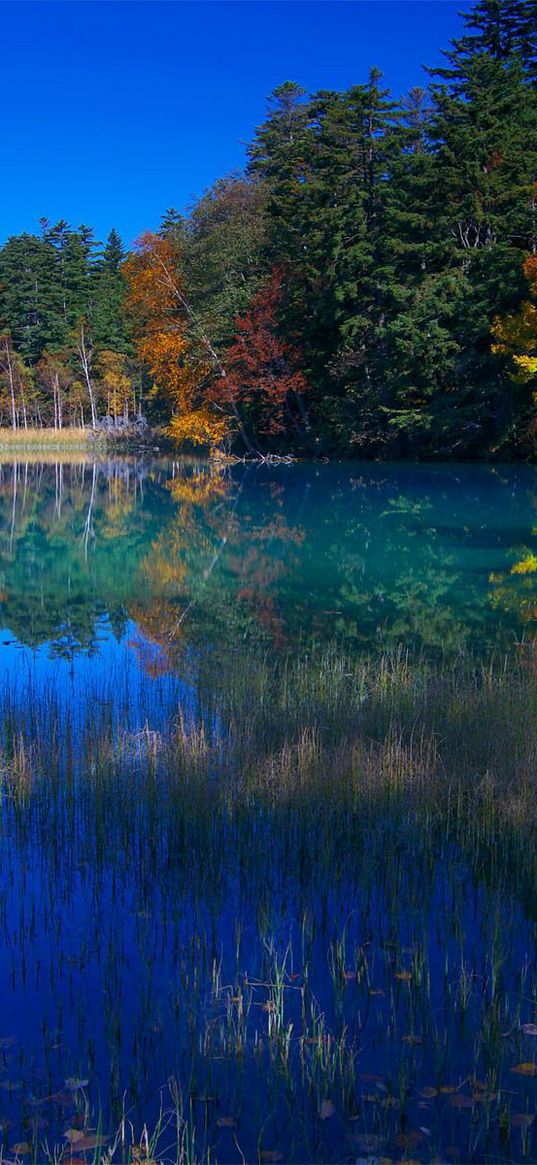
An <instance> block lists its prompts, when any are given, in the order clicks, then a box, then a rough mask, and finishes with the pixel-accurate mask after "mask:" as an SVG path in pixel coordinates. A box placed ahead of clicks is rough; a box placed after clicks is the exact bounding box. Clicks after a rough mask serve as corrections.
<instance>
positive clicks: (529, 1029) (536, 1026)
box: [522, 1023, 537, 1036]
mask: <svg viewBox="0 0 537 1165" xmlns="http://www.w3.org/2000/svg"><path fill="white" fill-rule="evenodd" d="M522 1031H523V1032H524V1035H525V1036H537V1023H523V1024H522Z"/></svg>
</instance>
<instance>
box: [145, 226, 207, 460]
mask: <svg viewBox="0 0 537 1165" xmlns="http://www.w3.org/2000/svg"><path fill="white" fill-rule="evenodd" d="M123 270H124V273H125V275H126V278H127V282H128V288H129V291H128V297H127V308H128V310H129V311H130V314H131V317H132V320H133V328H134V339H135V343H136V348H137V352H138V356H139V358H140V360H141V362H142V363H143V364H144V365H145V367H146V368H147V370H148V372H149V375H150V376H151V379H152V381H153V387H154V390H155V391H156V392H160V393H162V394H163V395H164V396H165V398H166V399H167V401H168V402H169V404H170V406H171V410H172V419H171V421H170V425H169V433H170V435H171V436H172V437H173V438H174V440H176V441H178V442H181V441H191V442H192V443H193V444H197V445H211V446H218V445H221V444H222V441H223V440H224V438H225V437H226V435H227V422H226V419H225V417H224V416H223V415H222V414H221V413H219V410H218V409H217V406H216V405H215V403H214V401H209V400H208V399H207V396H206V391H205V390H206V385H207V381H208V380H209V378H210V377H211V375H212V372H213V367H212V362H211V358H210V357H211V353H210V351H209V352H206V351H204V350H203V349H204V346H203V344H200V338H199V336H197V335H196V326H195V320H194V317H193V314H192V311H191V309H190V306H189V304H188V300H187V297H186V295H185V291H184V288H183V283H182V278H181V272H180V262H179V254H178V249H177V247H176V245H175V244H174V243H173V242H172V240H170V239H169V238H163V237H162V236H161V235H157V234H153V233H152V232H150V231H147V232H145V234H143V235H141V236H140V238H139V239H138V240H137V242H136V243H135V245H134V250H133V251H132V252H131V254H130V255H129V257H128V259H126V261H125V263H124V265H123ZM200 351H201V353H202V354H201V355H200Z"/></svg>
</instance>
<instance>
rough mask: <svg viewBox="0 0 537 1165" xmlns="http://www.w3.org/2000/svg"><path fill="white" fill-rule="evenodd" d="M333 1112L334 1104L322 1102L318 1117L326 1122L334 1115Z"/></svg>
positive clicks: (330, 1101) (327, 1101)
mask: <svg viewBox="0 0 537 1165" xmlns="http://www.w3.org/2000/svg"><path fill="white" fill-rule="evenodd" d="M335 1111H336V1110H335V1108H334V1103H333V1101H332V1100H323V1103H322V1104H321V1108H320V1110H319V1116H320V1118H321V1120H322V1121H326V1120H328V1117H330V1116H333V1115H334V1113H335Z"/></svg>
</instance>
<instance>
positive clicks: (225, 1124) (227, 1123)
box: [216, 1116, 235, 1129]
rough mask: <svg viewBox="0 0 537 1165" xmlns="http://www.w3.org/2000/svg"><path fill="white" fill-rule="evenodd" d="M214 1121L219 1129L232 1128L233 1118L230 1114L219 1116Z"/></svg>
mask: <svg viewBox="0 0 537 1165" xmlns="http://www.w3.org/2000/svg"><path fill="white" fill-rule="evenodd" d="M216 1123H217V1125H218V1127H219V1128H220V1129H232V1128H233V1126H234V1124H235V1120H234V1118H233V1117H232V1116H219V1117H218V1120H217V1122H216Z"/></svg>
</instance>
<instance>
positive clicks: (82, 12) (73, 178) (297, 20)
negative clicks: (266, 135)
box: [0, 0, 469, 243]
mask: <svg viewBox="0 0 537 1165" xmlns="http://www.w3.org/2000/svg"><path fill="white" fill-rule="evenodd" d="M468 7H469V4H468V3H464V2H463V3H460V2H455V3H452V2H451V0H361V2H360V0H358V2H355V0H347V2H345V3H340V2H338V0H328V2H325V0H318V2H316V3H311V2H310V0H293V2H290V0H289V2H287V0H279V2H273V0H266V2H265V0H242V2H229V0H214V2H205V0H199V2H197V3H195V2H176V3H175V2H173V0H166V2H164V3H161V2H160V0H151V2H145V0H140V2H134V3H133V2H130V0H125V2H123V3H121V2H119V3H117V2H115V0H101V2H98V0H97V2H91V3H88V2H86V0H80V2H77V0H65V2H63V3H57V2H52V0H51V2H49V0H41V2H38V3H35V2H33V0H27V2H24V0H18V2H12V0H3V2H1V3H0V18H1V27H2V41H3V53H2V63H1V69H0V101H1V112H2V117H1V126H2V134H1V147H0V156H1V169H2V178H1V181H0V238H2V239H5V238H6V237H7V236H8V235H10V234H15V233H18V232H20V231H23V230H30V231H33V230H36V229H37V223H38V219H39V218H40V217H41V216H42V215H44V216H46V217H47V218H49V219H50V220H51V221H56V220H57V219H59V218H66V219H67V220H68V221H69V222H71V223H72V224H73V225H78V224H79V223H82V222H84V223H88V224H90V225H93V226H94V227H95V229H96V232H97V236H98V237H100V238H103V237H105V235H106V234H107V233H108V231H109V230H110V228H111V227H112V226H115V227H116V228H117V229H118V230H119V231H120V233H121V234H122V236H123V238H124V240H125V241H126V242H127V243H130V242H131V241H132V239H133V238H134V237H135V236H136V235H137V234H138V233H139V232H140V231H141V230H143V229H144V228H147V227H149V228H154V227H156V226H157V225H158V222H159V219H160V216H161V215H162V213H163V212H164V211H165V210H166V209H167V208H168V207H170V206H175V207H177V208H179V209H182V208H183V207H184V206H185V205H186V204H188V202H189V201H190V200H191V198H192V197H193V196H194V195H196V194H199V193H201V192H202V191H203V190H204V189H205V188H206V187H207V186H208V185H210V184H211V183H212V182H213V181H214V180H215V179H216V178H217V177H219V176H221V175H223V174H226V173H229V172H230V171H232V170H236V169H238V168H240V167H241V166H242V165H243V164H244V157H245V143H246V142H248V140H250V138H251V136H252V133H253V130H254V127H255V126H256V125H257V124H259V123H260V121H262V120H263V116H264V110H265V98H266V96H267V94H268V93H270V91H271V90H272V89H273V88H274V87H275V86H276V85H279V84H281V82H282V81H284V80H293V81H298V82H300V84H301V85H303V87H304V88H305V89H307V90H308V91H310V92H312V91H315V90H316V89H319V88H343V87H345V86H348V85H350V84H353V83H359V82H361V81H364V80H365V79H366V77H367V72H368V69H369V67H370V66H371V65H376V66H377V67H378V68H380V69H382V71H383V72H384V75H385V80H386V83H387V85H389V87H390V88H392V89H393V91H394V92H395V93H396V94H399V93H401V92H404V91H406V90H407V89H409V88H410V87H411V86H412V85H415V84H423V81H424V74H423V73H422V69H421V66H422V65H423V64H429V65H430V64H433V65H434V64H435V63H437V62H438V61H439V59H440V49H441V48H445V47H447V44H448V42H449V40H450V38H451V37H453V36H456V35H458V34H459V32H460V30H461V26H462V20H461V18H460V16H459V15H458V12H459V11H460V10H461V8H462V9H464V10H467V9H468Z"/></svg>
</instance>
